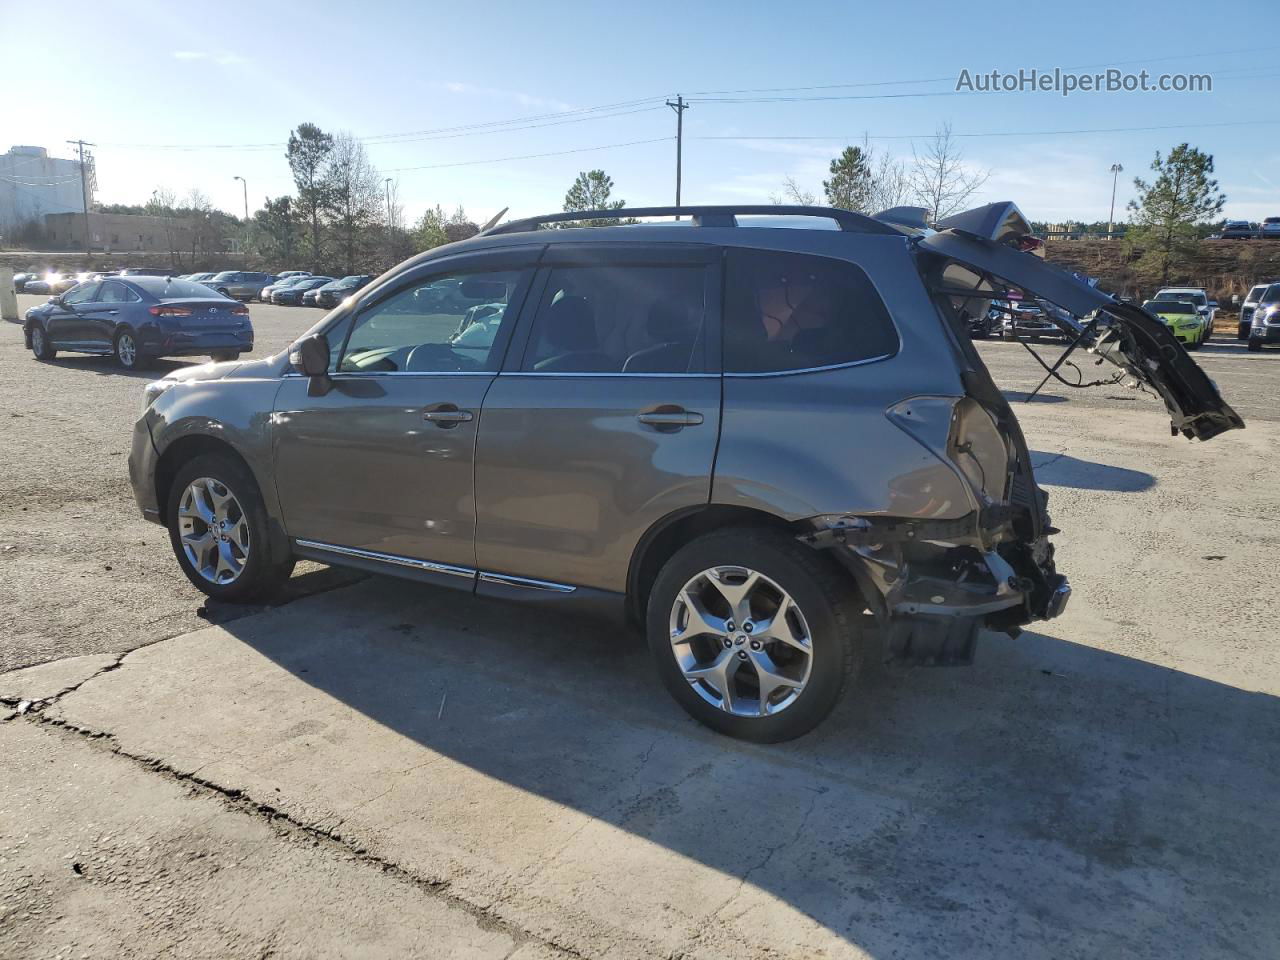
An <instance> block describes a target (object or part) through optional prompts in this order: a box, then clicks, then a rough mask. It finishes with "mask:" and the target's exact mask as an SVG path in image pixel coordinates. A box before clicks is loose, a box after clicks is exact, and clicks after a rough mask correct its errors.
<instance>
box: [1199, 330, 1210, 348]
mask: <svg viewBox="0 0 1280 960" xmlns="http://www.w3.org/2000/svg"><path fill="white" fill-rule="evenodd" d="M1212 339H1213V328H1212V327H1205V328H1204V336H1203V337H1201V338H1200V345H1201V346H1204V345H1205V344H1206V343H1208V342H1209V341H1210V340H1212Z"/></svg>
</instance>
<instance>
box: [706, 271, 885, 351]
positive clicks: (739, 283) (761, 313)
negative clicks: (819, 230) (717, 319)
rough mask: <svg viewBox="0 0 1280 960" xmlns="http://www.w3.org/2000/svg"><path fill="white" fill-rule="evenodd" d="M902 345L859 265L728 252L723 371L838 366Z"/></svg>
mask: <svg viewBox="0 0 1280 960" xmlns="http://www.w3.org/2000/svg"><path fill="white" fill-rule="evenodd" d="M897 350H898V332H897V330H896V329H895V328H894V325H893V321H892V319H890V316H889V309H888V307H886V306H885V303H884V301H883V300H882V299H881V298H880V294H879V293H878V292H877V291H876V289H875V286H874V285H873V284H872V283H871V278H870V277H868V276H867V274H866V273H865V272H864V271H863V270H862V269H861V268H860V267H857V266H855V265H854V264H852V263H848V262H847V261H844V260H834V259H831V258H829V257H818V256H813V255H811V254H801V253H783V252H777V251H771V250H745V249H731V250H729V251H728V252H727V257H726V267H725V307H724V372H725V373H727V374H732V373H748V374H750V373H784V372H787V371H794V370H808V369H813V368H816V367H830V366H838V365H840V364H846V363H856V362H859V361H867V360H876V359H881V358H884V357H889V356H892V355H893V354H894V353H896V352H897Z"/></svg>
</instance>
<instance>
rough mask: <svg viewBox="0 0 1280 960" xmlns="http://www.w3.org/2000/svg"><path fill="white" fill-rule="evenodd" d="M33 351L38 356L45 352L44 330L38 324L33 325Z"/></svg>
mask: <svg viewBox="0 0 1280 960" xmlns="http://www.w3.org/2000/svg"><path fill="white" fill-rule="evenodd" d="M31 352H32V353H34V354H35V355H36V356H37V357H38V356H40V354H42V353H44V331H43V330H42V329H40V327H39V325H37V324H33V325H32V327H31Z"/></svg>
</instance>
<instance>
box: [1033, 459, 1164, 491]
mask: <svg viewBox="0 0 1280 960" xmlns="http://www.w3.org/2000/svg"><path fill="white" fill-rule="evenodd" d="M1031 466H1032V469H1034V470H1035V474H1036V481H1037V482H1038V483H1042V484H1047V485H1049V486H1055V487H1075V488H1076V489H1077V490H1108V491H1111V492H1112V493H1141V492H1142V491H1143V490H1150V489H1151V488H1152V487H1154V486H1155V485H1156V478H1155V477H1154V476H1152V475H1151V474H1149V473H1145V472H1143V471H1141V470H1130V469H1129V468H1128V467H1114V466H1112V465H1111V464H1109V463H1097V462H1095V461H1093V460H1081V459H1079V458H1078V457H1073V456H1070V455H1069V454H1066V453H1047V452H1045V451H1043V450H1032V451H1031Z"/></svg>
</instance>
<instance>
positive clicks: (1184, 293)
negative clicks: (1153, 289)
mask: <svg viewBox="0 0 1280 960" xmlns="http://www.w3.org/2000/svg"><path fill="white" fill-rule="evenodd" d="M1156 299H1157V300H1188V301H1190V302H1191V303H1194V304H1196V305H1197V306H1201V307H1202V306H1204V305H1205V304H1206V303H1208V302H1209V298H1208V297H1206V296H1205V295H1204V294H1203V293H1192V292H1191V291H1190V290H1180V291H1172V290H1171V291H1167V292H1165V291H1162V292H1160V293H1157V294H1156Z"/></svg>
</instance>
